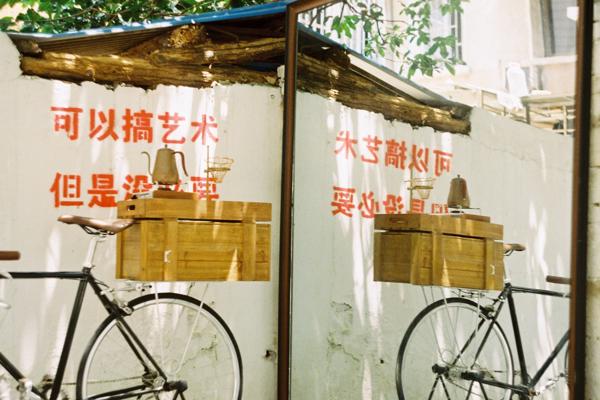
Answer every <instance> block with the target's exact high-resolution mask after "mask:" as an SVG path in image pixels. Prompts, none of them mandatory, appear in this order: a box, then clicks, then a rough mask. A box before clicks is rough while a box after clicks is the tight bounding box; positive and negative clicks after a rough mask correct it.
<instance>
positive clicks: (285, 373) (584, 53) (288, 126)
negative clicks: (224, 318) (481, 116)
mask: <svg viewBox="0 0 600 400" xmlns="http://www.w3.org/2000/svg"><path fill="white" fill-rule="evenodd" d="M338 1H339V0H298V1H296V2H293V3H290V4H289V5H288V7H287V10H286V15H285V26H286V53H285V75H284V79H285V82H284V111H283V113H284V117H283V118H284V120H283V149H282V172H281V173H282V177H281V214H280V242H279V243H280V254H279V311H278V332H279V333H278V354H279V362H278V367H277V399H278V400H287V399H289V395H290V360H291V354H290V344H291V338H290V325H291V315H292V309H291V283H292V227H293V205H292V198H293V173H294V139H295V121H296V118H295V117H296V115H295V114H296V87H297V80H296V79H297V57H298V27H297V24H298V14H300V13H302V12H306V11H309V10H311V9H313V8H317V7H320V6H324V5H328V4H334V3H336V2H338ZM578 5H579V19H578V24H577V56H578V58H577V73H576V128H575V139H574V157H573V211H572V213H573V214H572V236H571V246H572V251H571V277H572V283H571V293H572V298H571V305H570V351H569V370H570V371H571V373H570V374H569V387H570V391H569V393H570V395H569V398H570V400H578V399H582V398H584V393H585V323H586V282H587V249H588V246H587V240H588V234H587V229H588V196H589V194H588V192H589V188H588V185H589V145H590V128H591V123H590V122H591V118H590V113H591V87H592V44H593V2H592V1H591V0H578Z"/></svg>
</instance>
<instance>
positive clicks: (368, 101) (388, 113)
mask: <svg viewBox="0 0 600 400" xmlns="http://www.w3.org/2000/svg"><path fill="white" fill-rule="evenodd" d="M298 86H299V88H300V90H304V91H307V92H310V93H314V94H317V95H319V96H323V97H327V98H330V99H332V100H335V101H337V102H339V103H341V104H344V105H345V106H347V107H351V108H357V109H362V110H367V111H372V112H376V113H381V114H383V115H384V116H385V118H386V119H395V120H399V121H403V122H406V123H408V124H411V125H413V126H430V127H432V128H434V129H435V130H438V131H443V132H453V133H461V134H468V133H469V132H470V130H471V123H470V122H469V121H468V120H462V119H457V118H453V117H452V116H451V115H450V113H449V112H448V111H443V110H439V109H435V108H431V107H427V106H421V105H418V104H415V103H410V102H407V101H405V100H403V99H402V98H400V97H398V96H392V95H389V94H384V93H376V92H373V91H367V92H364V91H360V92H357V91H348V90H337V89H335V88H333V87H331V85H328V84H324V83H323V82H318V81H317V80H315V79H312V78H311V77H306V76H304V77H302V78H300V79H299V80H298Z"/></svg>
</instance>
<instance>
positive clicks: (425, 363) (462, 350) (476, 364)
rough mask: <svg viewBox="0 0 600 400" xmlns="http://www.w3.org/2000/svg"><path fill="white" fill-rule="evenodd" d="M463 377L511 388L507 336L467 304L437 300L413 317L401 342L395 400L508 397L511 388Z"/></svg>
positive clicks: (505, 399) (472, 304) (473, 305)
mask: <svg viewBox="0 0 600 400" xmlns="http://www.w3.org/2000/svg"><path fill="white" fill-rule="evenodd" d="M490 324H492V325H491V330H489V329H488V328H490ZM487 332H489V335H487V339H486V334H487ZM466 374H472V375H471V376H478V377H482V378H483V379H485V380H496V381H499V382H503V383H507V384H512V382H513V377H514V375H513V359H512V354H511V350H510V347H509V345H508V341H507V340H506V335H505V334H504V332H503V331H502V328H501V327H500V325H499V324H498V323H497V322H492V321H491V319H490V318H488V317H487V316H486V315H485V314H484V313H482V312H480V310H479V309H478V308H477V304H476V303H475V302H473V301H471V300H467V299H463V298H451V299H447V300H446V301H444V300H439V301H436V302H435V303H432V304H430V305H429V306H428V307H426V308H425V309H424V310H423V311H421V312H420V313H419V315H417V317H416V318H415V319H414V320H413V321H412V323H411V324H410V326H409V327H408V330H407V331H406V334H405V335H404V338H403V339H402V344H401V345H400V349H399V350H398V359H397V362H396V389H397V390H398V397H399V398H400V400H424V399H444V400H450V399H461V400H464V399H486V400H492V399H493V400H509V399H510V396H511V393H510V392H511V391H510V390H506V389H502V388H499V387H496V386H491V385H487V384H480V383H479V382H475V381H474V380H473V379H468V377H466V376H465V375H466Z"/></svg>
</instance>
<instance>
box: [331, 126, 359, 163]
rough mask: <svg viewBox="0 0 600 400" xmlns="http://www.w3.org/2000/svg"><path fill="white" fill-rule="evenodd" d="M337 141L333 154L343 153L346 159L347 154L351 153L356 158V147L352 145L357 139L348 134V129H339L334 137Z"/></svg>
mask: <svg viewBox="0 0 600 400" xmlns="http://www.w3.org/2000/svg"><path fill="white" fill-rule="evenodd" d="M335 141H336V142H337V146H336V148H335V154H340V153H342V154H344V157H346V159H347V158H348V156H349V155H352V157H353V158H356V149H355V148H354V146H355V145H356V144H357V143H358V140H357V139H353V138H352V137H351V136H350V132H349V131H340V132H339V133H338V135H337V137H336V139H335Z"/></svg>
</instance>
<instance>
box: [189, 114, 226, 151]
mask: <svg viewBox="0 0 600 400" xmlns="http://www.w3.org/2000/svg"><path fill="white" fill-rule="evenodd" d="M192 127H194V128H196V133H195V134H194V136H192V142H196V141H197V140H198V137H201V138H202V144H203V145H205V144H206V139H207V138H208V139H210V140H211V141H212V142H213V143H217V142H218V141H219V138H218V137H217V133H216V130H217V127H218V124H217V123H216V122H215V118H214V117H213V116H210V115H209V116H207V115H206V114H202V120H201V121H192Z"/></svg>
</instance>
